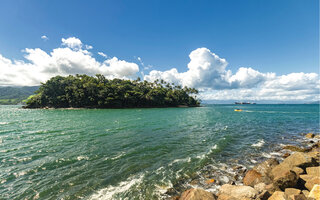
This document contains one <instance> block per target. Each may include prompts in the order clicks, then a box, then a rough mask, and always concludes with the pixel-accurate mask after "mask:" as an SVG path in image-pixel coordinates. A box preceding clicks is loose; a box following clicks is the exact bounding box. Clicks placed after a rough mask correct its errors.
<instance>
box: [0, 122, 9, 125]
mask: <svg viewBox="0 0 320 200" xmlns="http://www.w3.org/2000/svg"><path fill="white" fill-rule="evenodd" d="M6 124H9V122H0V125H6Z"/></svg>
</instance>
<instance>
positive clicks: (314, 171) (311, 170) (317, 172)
mask: <svg viewBox="0 0 320 200" xmlns="http://www.w3.org/2000/svg"><path fill="white" fill-rule="evenodd" d="M306 171H307V174H308V175H312V176H320V166H318V167H308V168H307V169H306Z"/></svg>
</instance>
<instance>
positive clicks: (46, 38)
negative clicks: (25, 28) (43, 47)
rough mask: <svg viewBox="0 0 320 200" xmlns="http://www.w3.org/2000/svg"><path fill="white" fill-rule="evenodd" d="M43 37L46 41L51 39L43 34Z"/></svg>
mask: <svg viewBox="0 0 320 200" xmlns="http://www.w3.org/2000/svg"><path fill="white" fill-rule="evenodd" d="M41 39H43V40H44V41H46V40H49V38H48V37H47V36H46V35H43V36H41Z"/></svg>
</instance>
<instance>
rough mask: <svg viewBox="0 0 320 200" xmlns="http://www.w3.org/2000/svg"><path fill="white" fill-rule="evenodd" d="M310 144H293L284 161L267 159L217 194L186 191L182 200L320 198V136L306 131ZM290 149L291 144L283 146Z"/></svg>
mask: <svg viewBox="0 0 320 200" xmlns="http://www.w3.org/2000/svg"><path fill="white" fill-rule="evenodd" d="M306 138H309V139H310V140H311V139H315V138H316V142H315V141H314V140H311V141H310V143H313V144H312V146H311V147H308V148H301V147H294V148H291V147H292V146H291V147H290V153H288V152H287V153H286V155H283V156H284V158H285V159H284V160H283V161H282V162H281V163H279V162H278V160H276V159H274V158H272V159H268V160H266V161H264V162H262V163H260V164H258V165H256V166H255V167H253V168H252V169H251V170H248V171H247V172H246V174H245V176H244V178H243V180H242V185H235V184H224V185H222V186H221V187H220V189H219V192H218V193H217V194H213V193H211V192H208V191H205V190H203V189H200V188H191V189H188V190H186V191H184V192H183V193H182V194H181V196H180V197H179V198H177V197H176V198H175V199H180V200H320V166H319V165H320V142H319V139H320V136H319V135H317V136H315V135H313V134H307V135H306ZM284 149H288V146H286V147H284Z"/></svg>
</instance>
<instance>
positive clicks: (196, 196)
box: [180, 188, 216, 200]
mask: <svg viewBox="0 0 320 200" xmlns="http://www.w3.org/2000/svg"><path fill="white" fill-rule="evenodd" d="M180 200H216V198H215V197H214V196H213V194H212V193H210V192H207V191H205V190H203V189H196V188H191V189H189V190H186V191H184V192H183V193H182V194H181V197H180Z"/></svg>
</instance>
